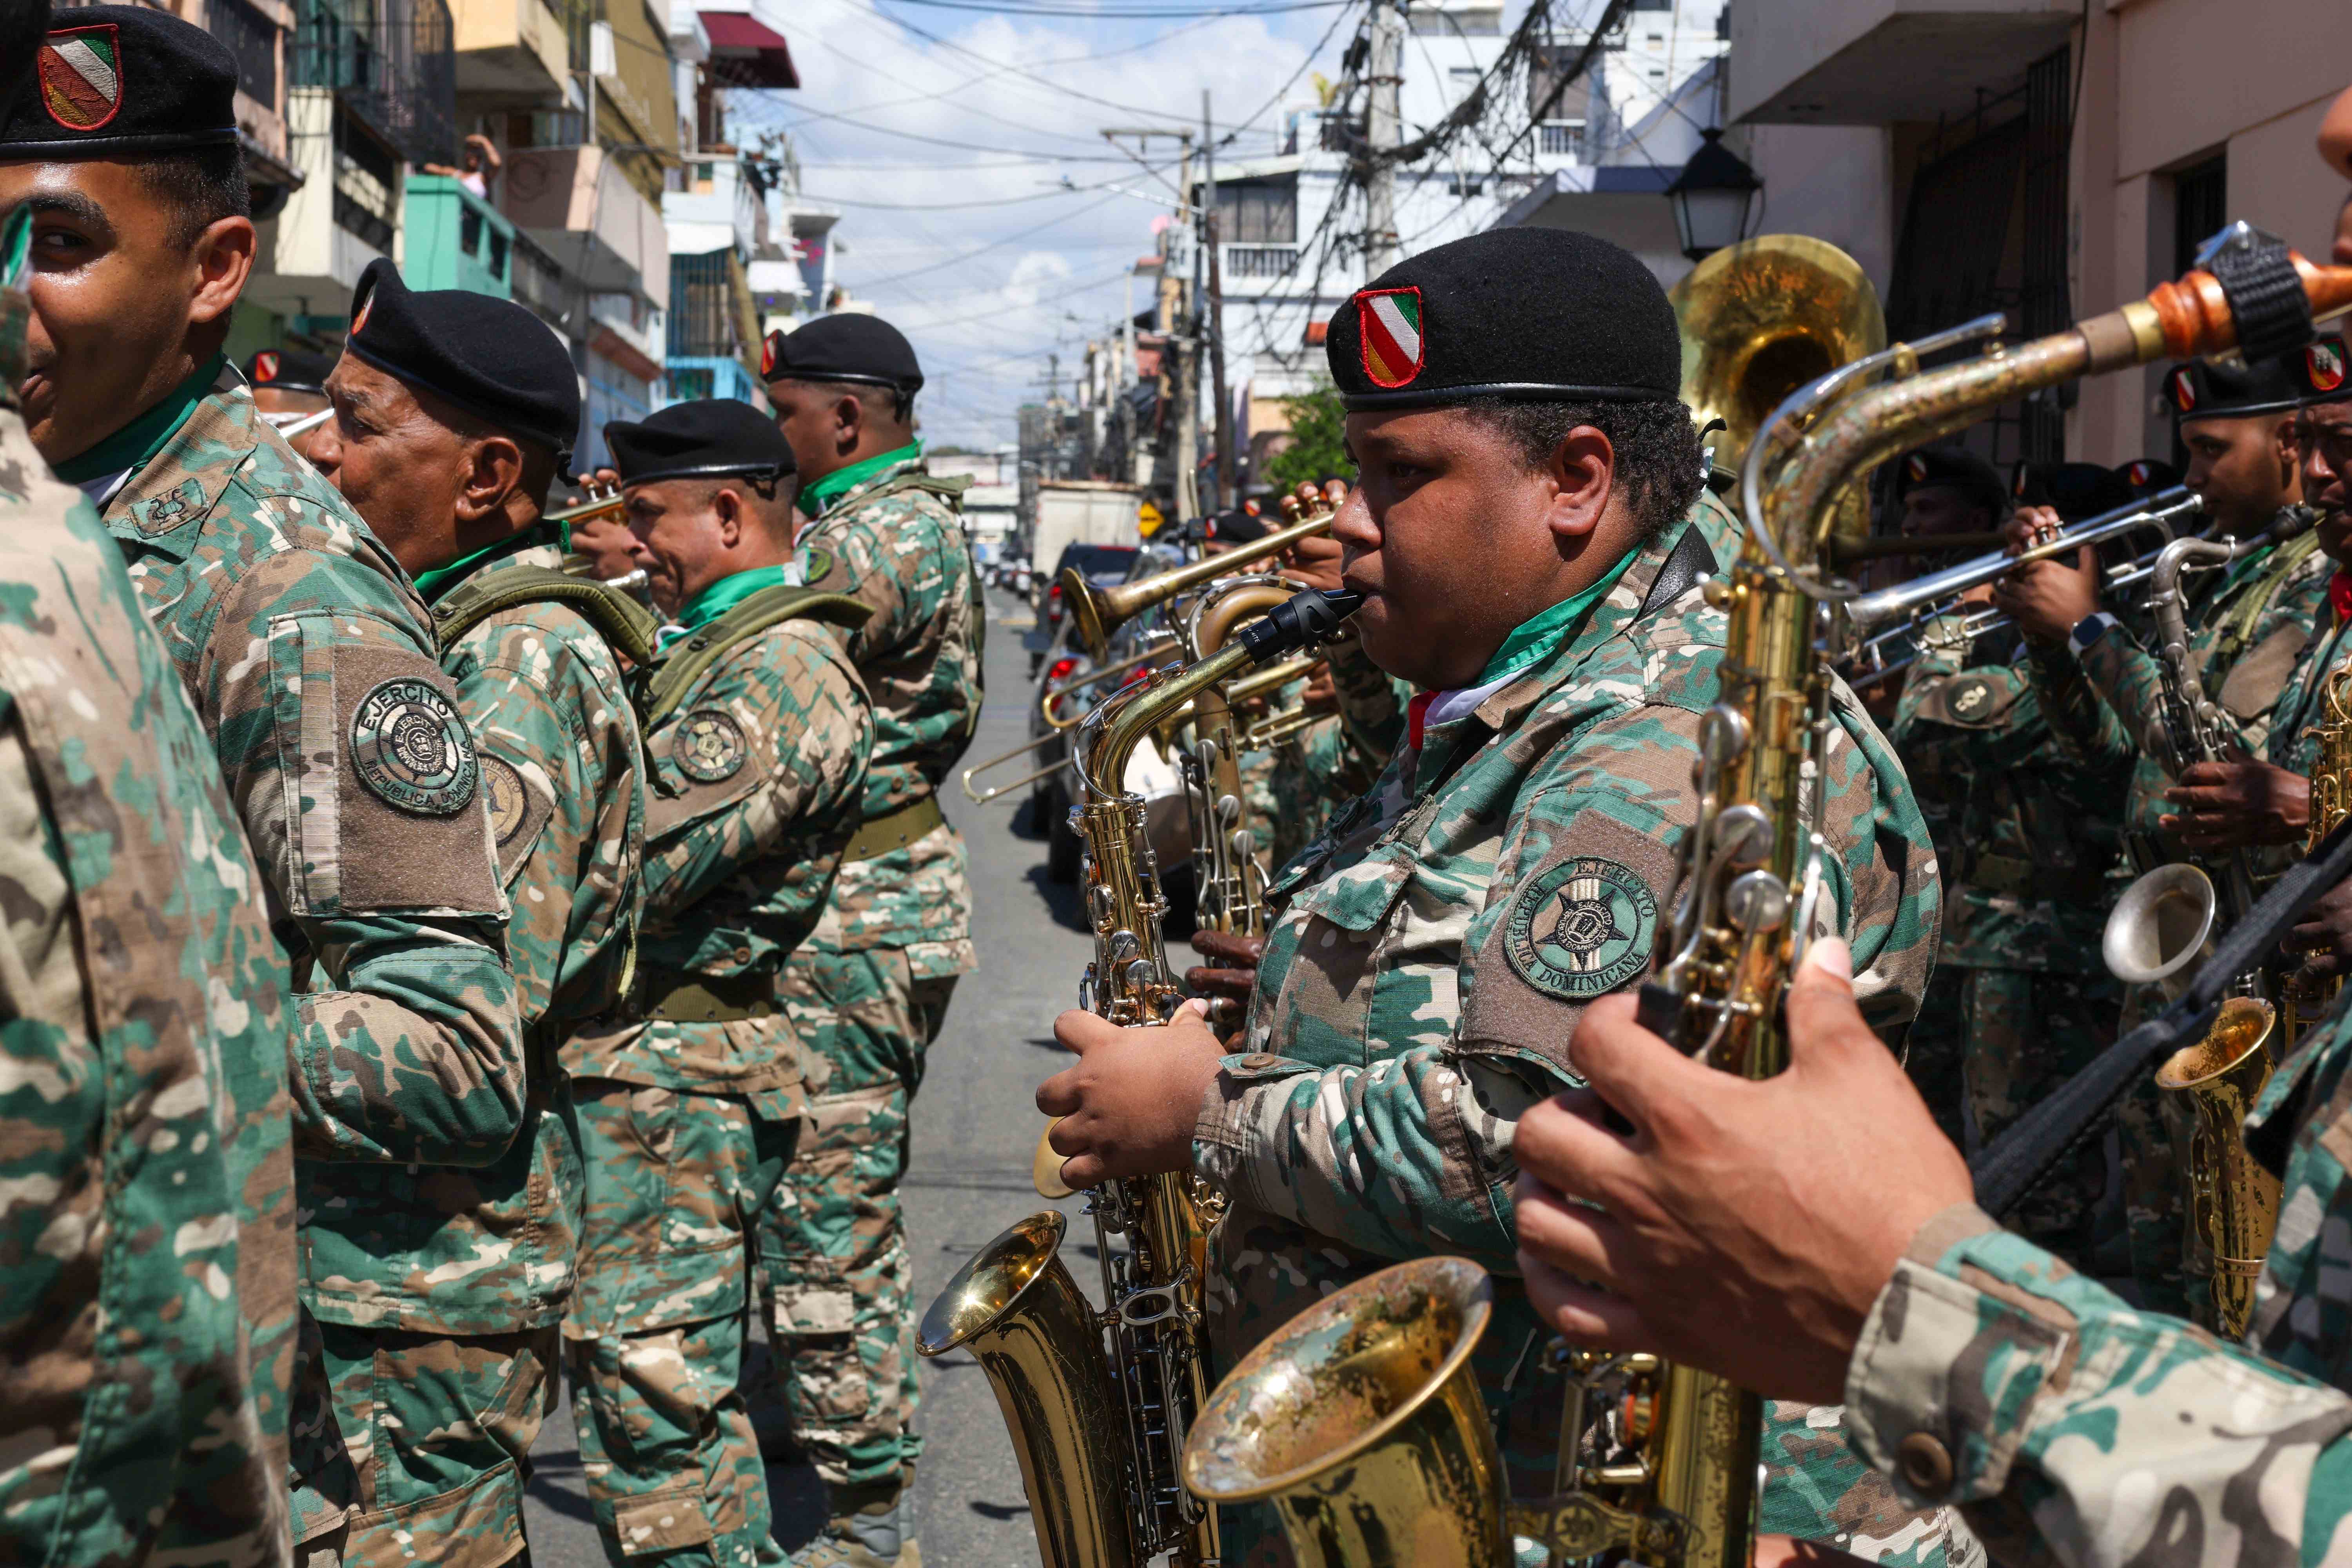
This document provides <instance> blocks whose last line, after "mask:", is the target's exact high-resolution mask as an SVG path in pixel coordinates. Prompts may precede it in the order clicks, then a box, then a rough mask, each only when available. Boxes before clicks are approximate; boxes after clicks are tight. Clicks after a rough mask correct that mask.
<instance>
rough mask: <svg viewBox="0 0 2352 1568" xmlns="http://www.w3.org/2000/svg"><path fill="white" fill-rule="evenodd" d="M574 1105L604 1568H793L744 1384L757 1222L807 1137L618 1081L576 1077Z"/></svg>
mask: <svg viewBox="0 0 2352 1568" xmlns="http://www.w3.org/2000/svg"><path fill="white" fill-rule="evenodd" d="M572 1119H573V1124H574V1126H575V1128H576V1129H577V1134H576V1135H577V1137H578V1138H579V1141H580V1152H581V1161H582V1164H583V1168H584V1170H585V1173H586V1193H585V1202H584V1205H583V1222H582V1225H581V1230H580V1270H579V1284H578V1286H577V1293H576V1295H575V1297H574V1299H573V1304H572V1316H571V1318H570V1319H569V1320H567V1321H566V1322H565V1324H564V1336H565V1338H566V1339H567V1340H568V1341H569V1343H568V1345H567V1346H566V1356H567V1360H568V1362H569V1365H570V1370H571V1377H572V1408H573V1411H574V1414H575V1415H576V1416H577V1418H578V1423H579V1427H580V1463H581V1469H582V1472H583V1475H584V1476H585V1477H586V1479H587V1482H588V1497H589V1501H590V1502H591V1504H592V1505H593V1508H594V1510H595V1515H596V1527H597V1530H598V1531H599V1532H600V1533H601V1534H602V1535H603V1536H604V1553H605V1556H606V1557H607V1559H609V1560H610V1561H611V1562H613V1563H615V1564H627V1565H629V1568H645V1565H647V1564H653V1563H663V1564H667V1563H679V1564H684V1563H719V1564H726V1565H730V1568H736V1565H749V1564H781V1563H783V1561H784V1554H783V1552H782V1550H781V1549H780V1548H778V1547H777V1545H776V1544H775V1541H774V1538H773V1535H772V1531H771V1529H770V1524H771V1515H770V1512H769V1506H768V1485H767V1475H766V1471H765V1470H764V1468H762V1467H761V1461H760V1447H759V1443H758V1442H757V1440H756V1439H755V1438H754V1437H753V1436H752V1435H751V1416H750V1413H749V1412H748V1411H747V1410H746V1409H745V1408H744V1405H743V1401H742V1398H741V1396H740V1394H738V1393H737V1392H736V1384H737V1383H738V1381H739V1380H740V1376H741V1373H742V1365H743V1342H744V1338H745V1322H746V1313H747V1310H748V1308H749V1305H750V1300H751V1291H750V1271H751V1256H750V1249H751V1246H752V1244H753V1234H754V1230H755V1227H756V1224H757V1215H759V1213H760V1211H761V1210H762V1209H764V1208H765V1207H766V1206H767V1205H768V1204H769V1202H770V1201H771V1200H772V1196H773V1194H774V1193H775V1189H776V1184H778V1183H779V1182H780V1181H782V1178H783V1173H784V1166H785V1164H786V1163H788V1162H789V1161H790V1159H791V1157H792V1148H793V1141H794V1138H795V1136H796V1134H797V1131H798V1128H799V1123H798V1121H773V1120H771V1119H770V1118H768V1117H765V1116H762V1115H760V1114H758V1113H757V1112H756V1111H755V1110H754V1109H753V1107H752V1106H751V1103H750V1102H749V1101H748V1100H744V1099H742V1098H740V1097H739V1096H734V1095H723V1094H698V1093H694V1092H691V1091H689V1090H683V1089H662V1088H654V1087H650V1086H646V1085H641V1084H631V1083H620V1082H615V1081H614V1080H611V1079H592V1078H575V1079H573V1080H572Z"/></svg>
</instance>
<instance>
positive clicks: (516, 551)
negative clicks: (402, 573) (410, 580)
mask: <svg viewBox="0 0 2352 1568" xmlns="http://www.w3.org/2000/svg"><path fill="white" fill-rule="evenodd" d="M551 542H553V535H552V534H551V531H550V530H549V529H548V527H547V525H546V524H545V523H533V524H532V525H531V526H530V527H529V528H526V529H524V530H523V531H521V532H520V533H509V534H508V535H507V536H506V537H505V538H504V539H501V540H499V542H497V543H496V544H485V545H484V546H482V548H480V549H479V550H477V551H475V552H473V553H472V554H471V555H460V556H459V557H457V560H455V561H452V562H450V563H449V564H447V565H446V566H428V567H426V568H425V570H424V571H422V572H419V573H418V574H416V591H417V592H418V593H419V594H422V595H425V603H426V604H428V605H435V604H438V603H440V601H441V595H444V594H446V593H447V592H448V591H449V590H450V589H452V588H454V587H456V586H457V584H460V583H462V582H464V581H465V580H466V579H467V578H468V577H470V576H472V575H473V574H475V573H476V572H478V571H479V570H481V569H482V568H483V567H485V566H488V564H489V563H491V562H493V561H497V560H500V559H502V558H503V557H506V556H509V555H520V554H521V553H522V552H524V551H526V550H529V549H530V547H531V546H532V545H534V544H547V543H551Z"/></svg>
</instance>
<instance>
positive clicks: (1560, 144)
mask: <svg viewBox="0 0 2352 1568" xmlns="http://www.w3.org/2000/svg"><path fill="white" fill-rule="evenodd" d="M1536 151H1537V152H1538V153H1541V154H1542V155H1543V156H1545V157H1547V158H1566V159H1569V160H1570V162H1573V163H1582V162H1584V121H1581V120H1547V121H1543V123H1541V124H1539V125H1538V126H1537V127H1536Z"/></svg>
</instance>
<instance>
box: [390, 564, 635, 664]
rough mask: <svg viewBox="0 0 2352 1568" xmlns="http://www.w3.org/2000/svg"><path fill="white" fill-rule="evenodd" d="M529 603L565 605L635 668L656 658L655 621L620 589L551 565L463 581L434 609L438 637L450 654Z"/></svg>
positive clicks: (435, 629) (435, 628) (434, 626)
mask: <svg viewBox="0 0 2352 1568" xmlns="http://www.w3.org/2000/svg"><path fill="white" fill-rule="evenodd" d="M521 605H568V606H569V607H571V608H572V609H574V610H577V611H578V612H579V613H580V614H581V616H583V618H585V619H586V621H587V622H588V624H589V625H590V626H594V627H595V628H596V635H597V636H599V637H603V638H604V644H605V646H606V647H610V648H611V649H612V650H613V651H614V653H617V654H619V655H621V656H622V657H623V658H626V659H627V660H628V661H629V662H630V663H631V664H636V665H643V664H646V663H649V662H651V660H652V658H653V657H654V618H653V616H652V615H651V613H649V612H648V611H647V610H646V607H645V606H644V605H640V604H638V603H637V602H636V601H635V599H633V598H631V597H629V596H628V595H626V594H624V593H622V592H621V591H620V590H619V589H617V588H614V587H612V586H610V585H609V584H604V583H600V582H598V581H596V580H595V579H594V578H593V577H579V576H574V575H573V574H571V573H569V572H559V571H556V570H555V569H554V568H553V567H551V566H512V567H507V568H505V569H503V570H500V571H497V572H489V573H485V574H482V575H481V576H479V577H475V578H472V579H470V580H468V581H467V582H464V583H460V584H457V586H456V587H455V588H452V589H451V590H450V591H449V592H448V593H447V594H446V595H442V598H441V601H440V603H438V604H436V605H434V606H433V635H434V637H436V638H437V639H438V640H439V643H440V647H441V651H442V652H444V653H446V652H448V651H449V649H450V648H451V647H454V646H455V645H456V643H457V639H458V638H459V637H464V636H465V635H466V634H467V632H469V631H472V630H473V629H474V628H475V627H476V626H480V625H481V624H482V623H483V622H484V621H486V620H488V619H489V618H490V617H491V616H495V615H499V614H502V613H503V612H505V611H508V610H511V609H516V608H519V607H520V606H521Z"/></svg>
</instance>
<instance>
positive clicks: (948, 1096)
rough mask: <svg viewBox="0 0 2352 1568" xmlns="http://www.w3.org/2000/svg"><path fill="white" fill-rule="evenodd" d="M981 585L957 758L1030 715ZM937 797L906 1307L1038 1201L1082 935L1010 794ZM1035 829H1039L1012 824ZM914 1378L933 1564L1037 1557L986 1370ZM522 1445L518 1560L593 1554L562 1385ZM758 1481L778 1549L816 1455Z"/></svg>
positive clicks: (1014, 612) (1007, 1565) (553, 1561)
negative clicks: (958, 948)
mask: <svg viewBox="0 0 2352 1568" xmlns="http://www.w3.org/2000/svg"><path fill="white" fill-rule="evenodd" d="M990 598H991V615H990V626H989V631H988V649H987V666H986V669H987V679H988V702H987V705H986V707H985V708H983V709H982V713H981V723H980V732H979V734H978V735H977V736H976V737H975V738H974V740H973V742H972V745H971V753H970V754H969V756H968V757H967V758H966V762H967V763H970V762H973V761H977V760H979V759H981V758H983V757H990V756H993V755H995V754H996V753H997V752H1002V751H1003V750H1004V749H1005V748H1006V747H1008V746H1012V745H1015V744H1017V743H1018V742H1020V741H1021V740H1022V738H1023V737H1024V734H1025V733H1026V732H1027V722H1026V715H1027V706H1028V694H1029V691H1030V687H1029V682H1028V679H1027V669H1028V660H1027V657H1026V656H1025V655H1024V653H1023V652H1022V650H1021V634H1022V632H1023V631H1024V630H1026V629H1027V623H1028V619H1029V612H1028V607H1027V606H1026V605H1022V604H1020V603H1019V602H1017V601H1015V600H1013V599H1011V598H1009V597H1008V596H1006V595H996V594H992V595H990ZM1024 771H1025V770H1024ZM1000 776H1004V775H1000ZM943 798H944V804H945V805H946V808H947V814H948V817H949V819H950V821H952V822H953V823H954V824H955V825H956V826H957V828H958V829H959V830H960V831H961V832H962V834H963V836H964V840H965V842H966V843H967V844H968V845H969V846H970V847H971V885H972V900H973V910H972V934H973V937H974V940H975V941H976V942H977V943H978V945H979V948H980V965H981V966H980V970H979V972H978V973H973V974H968V975H966V976H964V978H963V980H962V981H961V983H960V984H959V985H958V986H957V988H956V995H955V1000H954V1002H953V1004H952V1005H950V1008H949V1010H948V1017H947V1025H946V1027H945V1029H944V1030H943V1031H942V1033H941V1034H940V1040H939V1043H938V1044H937V1045H936V1046H934V1047H932V1051H931V1058H930V1063H929V1069H928V1072H927V1075H926V1077H925V1078H924V1080H923V1086H922V1091H921V1093H920V1094H919V1096H918V1097H917V1099H916V1100H915V1108H914V1152H913V1157H912V1160H911V1163H910V1165H909V1169H908V1177H907V1184H906V1205H907V1223H908V1242H909V1245H910V1247H912V1249H913V1253H914V1263H915V1300H916V1302H917V1304H918V1307H920V1306H921V1305H922V1304H925V1303H928V1302H929V1300H931V1298H932V1297H933V1296H935V1295H936V1294H937V1293H938V1292H939V1290H940V1287H941V1286H943V1285H945V1284H946V1283H947V1279H948V1277H949V1276H950V1274H952V1273H953V1272H954V1271H955V1270H956V1268H958V1267H959V1266H961V1264H962V1262H963V1260H964V1259H965V1258H969V1257H970V1256H971V1254H972V1253H973V1252H974V1251H976V1250H977V1249H978V1248H979V1247H981V1246H982V1244H984V1243H985V1242H986V1241H987V1240H988V1239H989V1238H990V1237H993V1236H994V1235H995V1234H996V1233H997V1232H998V1231H1000V1230H1002V1229H1003V1228H1004V1226H1008V1225H1010V1224H1012V1223H1013V1221H1014V1220H1016V1219H1019V1218H1020V1217H1021V1216H1023V1215H1027V1214H1032V1213H1034V1212H1035V1211H1036V1210H1038V1209H1040V1208H1043V1207H1045V1206H1047V1205H1045V1202H1044V1200H1042V1199H1040V1198H1039V1197H1038V1196H1037V1194H1035V1192H1034V1191H1033V1190H1032V1189H1031V1187H1030V1184H1029V1163H1030V1156H1031V1153H1032V1152H1033V1150H1034V1147H1035V1145H1036V1141H1037V1134H1038V1132H1039V1131H1040V1130H1041V1129H1042V1127H1043V1125H1044V1122H1043V1120H1042V1119H1041V1118H1040V1117H1039V1116H1038V1114H1037V1111H1036V1109H1035V1107H1034V1105H1033V1104H1032V1102H1031V1099H1030V1097H1031V1095H1032V1094H1033V1093H1034V1090H1035V1088H1036V1085H1037V1082H1038V1080H1039V1079H1043V1078H1045V1076H1046V1075H1047V1074H1049V1073H1050V1072H1052V1071H1054V1070H1055V1062H1056V1060H1057V1059H1058V1058H1060V1056H1061V1052H1060V1050H1059V1048H1058V1047H1055V1044H1054V1042H1053V1037H1052V1028H1051V1026H1052V1022H1053V1018H1054V1015H1055V1013H1057V1012H1059V1011H1061V1010H1062V1009H1063V1008H1065V1007H1067V1006H1070V1005H1072V1004H1073V1002H1074V1000H1075V998H1076V994H1077V984H1078V974H1079V972H1080V971H1081V970H1082V969H1084V968H1085V966H1086V963H1087V957H1088V956H1089V953H1090V952H1091V946H1092V944H1091V942H1089V941H1088V939H1087V935H1086V933H1085V930H1084V927H1083V926H1082V925H1081V924H1080V922H1079V916H1078V902H1077V898H1076V893H1075V892H1074V891H1073V890H1072V889H1068V888H1059V887H1055V886H1054V885H1053V884H1051V883H1050V882H1048V881H1047V880H1046V879H1045V839H1044V837H1042V834H1041V833H1039V829H1040V828H1042V825H1037V826H1036V827H1032V826H1031V825H1029V824H1027V823H1026V822H1025V821H1024V822H1022V823H1020V824H1019V825H1018V826H1019V828H1020V829H1021V831H1020V832H1018V833H1016V830H1015V828H1016V825H1015V822H1014V820H1013V817H1012V816H1010V815H1009V814H1008V810H1007V808H1008V807H1009V806H1010V805H1012V797H1007V799H1005V800H1003V801H999V802H998V803H996V804H995V805H992V806H984V807H983V806H974V805H971V803H970V802H969V801H967V800H966V799H965V798H964V796H963V793H962V791H961V789H958V788H956V787H955V786H954V784H953V782H952V781H950V785H949V788H948V790H947V791H946V792H945V795H944V797H943ZM1022 809H1023V813H1024V816H1025V813H1026V807H1025V806H1024V807H1023V808H1022ZM1032 833H1038V835H1039V836H1036V837H1029V836H1025V835H1028V834H1032ZM1060 1206H1061V1207H1062V1208H1064V1209H1065V1210H1066V1212H1067V1213H1068V1214H1069V1215H1070V1216H1071V1218H1072V1220H1073V1225H1072V1226H1071V1233H1070V1240H1069V1241H1068V1242H1067V1243H1066V1244H1065V1247H1064V1253H1065V1256H1066V1258H1067V1259H1068V1261H1069V1263H1070V1266H1071V1270H1072V1272H1073V1273H1074V1274H1075V1275H1076V1277H1077V1279H1078V1280H1079V1282H1080V1283H1081V1284H1082V1285H1086V1286H1088V1287H1091V1286H1092V1284H1093V1275H1094V1267H1095V1263H1094V1247H1093V1233H1092V1230H1091V1228H1090V1227H1089V1226H1087V1224H1086V1223H1085V1222H1084V1221H1083V1220H1081V1219H1080V1218H1079V1214H1080V1205H1079V1202H1078V1200H1076V1199H1067V1200H1065V1201H1064V1202H1063V1204H1062V1205H1060ZM922 1380H923V1409H922V1415H920V1417H919V1420H918V1423H917V1425H918V1427H919V1430H920V1431H921V1432H922V1434H923V1440H924V1453H923V1459H922V1463H921V1466H920V1468H919V1469H918V1470H917V1472H916V1478H917V1479H916V1505H917V1517H918V1529H919V1538H920V1540H921V1542H922V1546H923V1559H924V1561H925V1562H926V1563H929V1564H930V1565H931V1568H1028V1565H1032V1564H1034V1563H1036V1562H1037V1547H1036V1542H1035V1539H1034V1536H1033V1535H1032V1534H1031V1533H1030V1525H1029V1506H1028V1503H1027V1501H1026V1500H1024V1498H1023V1496H1022V1492H1021V1472H1020V1468H1019V1467H1018V1466H1017V1465H1016V1464H1015V1463H1014V1461H1013V1450H1012V1447H1010V1445H1009V1443H1008V1442H1007V1440H1006V1437H1005V1434H1004V1425H1003V1417H1002V1415H999V1413H998V1411H997V1406H996V1400H995V1396H994V1395H993V1394H991V1393H990V1391H989V1387H988V1380H987V1379H986V1377H985V1376H983V1375H982V1373H981V1371H980V1368H979V1366H978V1364H977V1363H974V1362H973V1361H972V1360H971V1358H970V1357H969V1356H966V1355H961V1354H957V1355H951V1356H950V1357H948V1358H947V1359H946V1360H944V1361H940V1362H929V1363H924V1365H923V1368H922ZM533 1458H534V1460H535V1462H536V1466H537V1473H536V1474H535V1476H534V1477H533V1479H532V1481H531V1485H530V1495H529V1500H528V1502H527V1504H526V1510H527V1514H528V1519H529V1529H530V1544H531V1557H532V1560H533V1561H534V1562H535V1563H538V1564H540V1568H596V1565H598V1564H601V1563H603V1562H604V1551H603V1548H602V1546H601V1545H600V1544H599V1542H598V1541H597V1539H596V1530H595V1525H594V1523H593V1519H592V1516H591V1514H590V1512H589V1509H588V1498H587V1493H586V1491H585V1489H584V1488H583V1482H582V1479H581V1474H580V1452H579V1443H578V1439H577V1438H576V1436H574V1435H573V1431H572V1411H571V1400H570V1397H569V1391H568V1390H567V1391H566V1396H565V1397H564V1398H563V1399H562V1401H560V1402H559V1407H558V1408H557V1410H556V1411H555V1412H554V1413H553V1414H552V1415H551V1416H550V1417H549V1418H548V1421H547V1425H546V1426H545V1427H544V1428H543V1429H542V1431H541V1436H540V1441H539V1445H538V1447H537V1448H536V1449H535V1450H534V1451H533ZM768 1489H769V1495H770V1497H771V1498H772V1500H773V1503H774V1506H775V1511H776V1537H777V1540H778V1542H780V1543H781V1544H782V1546H783V1547H785V1549H787V1550H791V1549H793V1548H795V1547H798V1546H799V1545H801V1544H802V1543H803V1542H806V1541H807V1540H809V1539H810V1538H811V1537H812V1536H814V1534H815V1533H816V1531H817V1530H818V1528H819V1527H820V1526H821V1525H822V1524H823V1522H824V1506H825V1498H824V1486H823V1484H822V1483H820V1482H819V1481H818V1480H817V1479H816V1476H815V1474H814V1472H813V1471H812V1470H810V1469H809V1468H807V1467H806V1466H803V1465H793V1466H777V1467H773V1468H771V1469H770V1470H769V1471H768Z"/></svg>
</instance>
